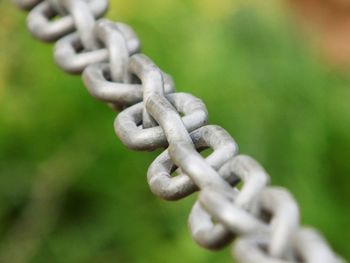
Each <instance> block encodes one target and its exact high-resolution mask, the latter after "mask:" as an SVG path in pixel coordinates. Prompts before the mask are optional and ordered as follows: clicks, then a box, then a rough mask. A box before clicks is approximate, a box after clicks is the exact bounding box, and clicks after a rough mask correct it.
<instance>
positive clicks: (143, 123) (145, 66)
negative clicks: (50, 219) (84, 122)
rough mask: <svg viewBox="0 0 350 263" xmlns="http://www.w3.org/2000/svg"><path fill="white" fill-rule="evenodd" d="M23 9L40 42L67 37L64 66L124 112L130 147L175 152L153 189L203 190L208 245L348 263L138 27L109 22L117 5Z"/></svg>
mask: <svg viewBox="0 0 350 263" xmlns="http://www.w3.org/2000/svg"><path fill="white" fill-rule="evenodd" d="M16 3H17V4H18V5H19V6H20V7H21V8H22V9H24V10H30V13H29V15H28V20H27V21H28V28H29V30H30V31H31V32H32V34H33V36H35V37H37V38H39V39H41V40H43V41H57V42H56V43H55V51H54V56H55V60H56V62H57V64H58V65H59V66H60V67H61V68H62V69H63V70H64V71H66V72H69V73H78V74H80V73H82V76H83V80H84V83H85V84H86V87H87V89H88V91H89V93H90V94H91V95H92V96H93V97H95V98H97V99H99V100H102V101H104V102H107V103H108V104H110V105H111V106H112V107H113V108H114V109H116V110H121V113H120V114H119V115H118V116H117V118H116V120H115V125H114V127H115V131H116V134H117V135H118V136H119V138H120V139H121V141H122V142H123V143H124V144H125V145H126V146H127V147H129V148H131V149H134V150H142V151H152V150H155V149H157V148H166V150H165V151H164V152H163V153H161V154H160V155H159V156H158V157H157V158H156V160H154V162H153V163H152V164H151V166H150V168H149V170H148V174H147V178H148V183H149V185H150V188H151V190H152V192H153V193H154V194H156V195H157V196H159V197H160V198H163V199H166V200H178V199H181V198H184V197H186V196H188V195H190V194H192V193H193V192H195V191H199V192H200V193H199V198H198V201H197V202H196V203H195V204H194V206H193V209H192V211H191V214H190V217H189V229H190V232H191V234H192V237H193V239H194V240H195V241H196V242H197V243H198V244H199V245H200V246H203V247H205V248H208V249H219V248H222V247H224V246H226V245H229V244H230V243H231V242H232V241H233V240H234V239H236V241H235V243H234V245H233V250H232V251H233V253H232V254H233V256H234V257H235V258H236V260H237V261H238V262H240V263H264V262H276V263H277V262H309V263H326V262H327V263H340V262H345V261H344V260H342V259H341V258H339V257H338V256H337V255H335V254H334V252H332V250H331V249H330V247H329V246H328V245H327V243H326V242H325V241H324V239H323V238H322V236H321V235H320V234H319V233H317V232H316V230H314V229H312V228H305V227H301V226H300V225H299V210H298V206H297V203H296V201H295V200H294V198H293V197H292V196H291V194H290V193H289V192H288V191H287V190H286V189H283V188H279V187H273V186H270V185H269V181H270V179H269V176H268V175H267V173H266V172H265V170H264V169H263V168H262V167H261V166H260V165H259V164H258V163H257V162H256V161H255V160H253V159H252V158H251V157H249V156H245V155H238V146H237V144H236V142H235V141H234V139H233V138H232V137H231V136H230V135H229V134H228V133H227V132H226V131H225V130H224V129H223V128H221V127H219V126H215V125H207V110H206V107H205V105H204V104H203V102H202V101H201V100H200V99H198V98H196V97H194V96H193V95H191V94H187V93H176V92H175V87H174V84H173V81H172V78H171V77H170V76H169V75H167V74H166V73H164V72H162V71H161V70H160V69H159V68H158V67H157V66H156V65H155V64H154V63H153V62H152V61H151V59H150V58H148V57H147V56H145V55H144V54H141V53H139V50H140V42H139V40H138V38H137V36H136V34H135V33H134V31H133V30H132V29H131V28H130V27H129V26H128V25H125V24H123V23H115V22H112V21H109V20H107V19H99V17H101V16H102V15H103V14H104V13H105V12H106V10H107V7H108V1H107V0H16ZM207 148H210V149H212V153H211V154H210V155H209V156H208V157H206V158H204V157H202V155H201V154H200V152H201V151H202V150H204V149H207ZM172 174H174V175H172ZM240 181H241V182H242V187H240V188H238V187H237V185H238V183H239V182H240Z"/></svg>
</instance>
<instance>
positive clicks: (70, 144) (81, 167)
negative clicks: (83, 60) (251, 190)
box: [0, 0, 350, 263]
mask: <svg viewBox="0 0 350 263" xmlns="http://www.w3.org/2000/svg"><path fill="white" fill-rule="evenodd" d="M0 10H1V11H0V12H1V16H0V25H1V27H0V105H1V110H0V127H1V129H0V149H1V151H0V174H1V176H0V242H1V243H0V262H11V263H19V262H33V263H34V262H35V263H41V262H52V263H55V262H62V263H83V262H84V263H85V262H91V263H92V262H94V263H97V262H101V263H104V262H106V263H107V262H130V263H131V262H138V263H142V262H167V263H175V262H179V260H181V261H182V262H193V263H196V262H198V263H199V262H201V263H204V262H217V263H219V262H230V260H231V259H230V255H229V254H230V253H229V249H226V250H223V251H220V252H215V253H213V252H208V251H205V250H204V249H201V248H199V247H198V246H197V245H196V244H195V243H194V242H193V241H192V240H191V237H190V235H189V233H188V230H187V227H186V222H187V216H188V213H189V211H190V208H191V205H192V204H193V202H194V200H195V196H193V197H190V198H187V199H185V200H182V201H179V202H176V203H169V202H164V201H161V200H159V199H158V198H156V197H154V196H153V195H152V194H151V192H150V191H149V189H148V186H147V183H146V179H145V174H146V171H147V167H148V165H149V164H150V163H151V162H152V160H153V159H154V158H155V157H156V155H157V154H158V153H159V152H157V153H137V152H132V151H130V150H127V149H126V148H125V147H124V146H123V145H122V144H121V143H120V141H119V140H118V139H117V138H116V137H115V134H114V131H113V128H112V123H113V119H114V117H115V113H113V112H112V111H111V110H110V109H109V108H108V107H106V106H105V105H104V104H101V103H98V102H96V101H95V100H94V99H93V98H91V97H90V96H89V95H88V94H87V92H86V91H85V90H84V87H83V85H82V82H81V80H80V78H79V77H72V76H68V75H66V74H64V73H63V72H61V71H60V70H59V69H58V68H57V67H56V66H55V65H54V63H53V60H52V47H51V46H50V45H46V44H43V43H40V42H39V41H35V40H33V39H31V37H30V34H29V33H28V31H27V29H26V28H25V14H24V13H21V12H20V11H18V10H17V9H16V7H15V6H14V5H12V4H10V3H9V2H8V1H1V2H0ZM108 16H109V17H110V18H112V19H114V20H116V19H117V20H119V21H124V22H127V23H129V24H131V25H132V26H133V27H134V28H135V30H136V32H137V33H138V35H139V37H140V38H141V40H142V43H143V51H144V52H145V53H146V54H147V55H149V56H150V57H151V58H153V59H154V61H155V62H156V63H157V64H158V65H159V66H160V67H161V68H162V69H164V70H165V71H166V72H169V73H170V74H171V75H172V76H173V77H174V78H175V80H176V83H177V89H178V90H180V91H187V92H190V93H193V94H195V95H197V96H198V97H200V98H202V99H203V100H204V102H205V103H206V104H207V107H208V110H209V112H210V122H211V123H217V124H219V125H222V126H223V127H225V128H226V129H227V130H228V131H229V132H230V133H231V134H232V135H233V136H234V138H235V139H236V140H237V142H238V143H239V145H240V148H241V152H243V153H247V154H250V155H252V156H254V157H255V158H256V159H257V160H259V161H260V162H261V163H262V164H263V165H264V166H265V167H266V169H267V171H268V172H269V173H270V174H271V176H272V182H273V184H274V185H281V186H284V187H287V188H288V189H290V191H291V192H292V193H293V194H294V196H295V197H296V199H297V200H298V201H299V203H300V207H301V211H302V219H301V220H302V222H303V223H304V224H308V225H313V226H315V227H316V228H318V229H319V230H320V231H321V232H322V233H323V234H324V235H325V236H326V238H327V239H328V240H329V242H330V243H331V244H332V246H333V247H334V248H335V250H336V251H338V252H339V253H340V254H342V255H343V256H344V257H345V258H347V259H349V258H350V245H349V242H348V241H349V240H350V231H349V230H347V223H349V222H350V209H349V204H350V194H349V186H350V179H349V173H350V161H349V157H350V133H349V131H350V103H349V99H350V87H349V83H350V82H349V80H350V79H349V78H348V76H347V74H346V73H344V72H342V73H340V72H337V71H335V70H334V69H332V68H330V67H329V66H328V65H326V64H325V63H324V62H323V61H322V60H321V59H319V58H318V56H317V51H316V52H315V51H313V50H310V49H309V48H308V47H307V45H306V44H305V41H303V39H302V36H301V34H300V33H299V32H298V30H297V29H296V28H294V26H293V25H292V23H291V22H290V16H289V15H288V12H286V11H285V10H284V9H283V8H281V7H280V6H278V5H277V4H276V3H275V2H273V1H254V0H250V1H233V0H217V1H210V0H167V1H164V0H152V1H146V0H128V1H122V0H115V1H112V3H111V9H110V12H109V13H108Z"/></svg>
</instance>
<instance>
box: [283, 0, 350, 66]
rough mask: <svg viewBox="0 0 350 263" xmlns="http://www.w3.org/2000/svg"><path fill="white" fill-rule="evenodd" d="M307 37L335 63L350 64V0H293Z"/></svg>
mask: <svg viewBox="0 0 350 263" xmlns="http://www.w3.org/2000/svg"><path fill="white" fill-rule="evenodd" d="M289 2H290V3H291V6H292V7H293V9H294V10H295V11H296V14H297V18H298V19H299V21H300V22H301V25H302V26H303V27H304V28H305V29H306V32H307V36H309V37H311V38H312V40H313V43H314V44H315V45H317V46H319V47H321V48H322V50H323V51H324V54H325V55H326V57H327V58H328V59H330V60H331V62H335V63H336V64H339V65H341V66H349V65H350V1H349V0H289Z"/></svg>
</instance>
